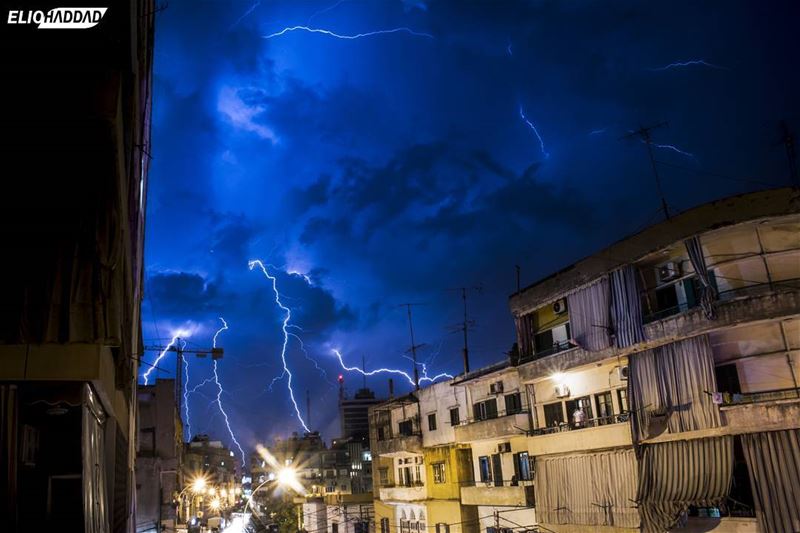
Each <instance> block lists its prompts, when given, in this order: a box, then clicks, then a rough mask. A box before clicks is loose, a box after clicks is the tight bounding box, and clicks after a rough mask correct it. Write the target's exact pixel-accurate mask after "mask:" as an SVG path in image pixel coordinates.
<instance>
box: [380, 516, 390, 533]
mask: <svg viewBox="0 0 800 533" xmlns="http://www.w3.org/2000/svg"><path fill="white" fill-rule="evenodd" d="M381 533H389V519H388V518H381Z"/></svg>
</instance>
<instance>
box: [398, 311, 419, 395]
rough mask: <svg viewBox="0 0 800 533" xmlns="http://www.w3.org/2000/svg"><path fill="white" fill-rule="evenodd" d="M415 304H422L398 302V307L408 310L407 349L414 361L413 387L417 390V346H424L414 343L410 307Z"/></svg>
mask: <svg viewBox="0 0 800 533" xmlns="http://www.w3.org/2000/svg"><path fill="white" fill-rule="evenodd" d="M415 305H422V304H412V303H404V304H400V305H399V306H398V307H405V308H406V311H407V312H408V331H409V332H410V333H411V348H410V349H409V351H410V352H411V361H412V362H413V363H414V388H415V389H416V390H419V369H418V368H417V348H421V347H423V346H425V344H416V342H415V341H414V323H413V321H412V320H411V308H412V307H414V306H415Z"/></svg>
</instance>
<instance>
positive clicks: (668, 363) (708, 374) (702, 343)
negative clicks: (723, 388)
mask: <svg viewBox="0 0 800 533" xmlns="http://www.w3.org/2000/svg"><path fill="white" fill-rule="evenodd" d="M628 366H629V368H630V382H629V383H630V392H631V411H632V412H633V426H634V436H635V437H636V438H637V440H642V439H647V438H650V437H655V436H657V435H659V434H661V433H663V432H665V431H666V432H668V433H678V432H681V431H694V430H697V429H706V428H711V427H718V426H719V425H720V418H719V408H718V407H717V406H716V405H715V404H714V403H713V401H712V399H711V394H709V393H710V392H713V391H716V390H717V383H716V378H715V377H714V357H713V354H712V352H711V347H710V346H709V344H708V338H707V337H706V336H705V335H702V336H699V337H694V338H691V339H685V340H682V341H678V342H674V343H671V344H666V345H664V346H660V347H658V348H655V349H653V350H647V351H644V352H641V353H637V354H633V355H631V356H630V358H629V360H628Z"/></svg>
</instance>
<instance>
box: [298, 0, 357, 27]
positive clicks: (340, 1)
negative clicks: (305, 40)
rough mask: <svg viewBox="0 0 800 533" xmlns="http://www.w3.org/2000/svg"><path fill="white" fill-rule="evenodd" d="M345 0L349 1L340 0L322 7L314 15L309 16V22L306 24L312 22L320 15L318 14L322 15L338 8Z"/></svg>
mask: <svg viewBox="0 0 800 533" xmlns="http://www.w3.org/2000/svg"><path fill="white" fill-rule="evenodd" d="M345 2H347V0H339V1H338V2H336V3H335V4H333V5H332V6H328V7H326V8H324V9H320V10H319V11H317V12H315V13H314V14H313V15H311V16H310V17H308V22H306V24H311V21H312V20H314V18H315V17H318V16H320V15H322V14H323V13H327V12H328V11H332V10H334V9H336V8H337V7H339V6H340V5H342V4H344V3H345Z"/></svg>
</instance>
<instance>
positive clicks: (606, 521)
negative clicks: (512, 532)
mask: <svg viewBox="0 0 800 533" xmlns="http://www.w3.org/2000/svg"><path fill="white" fill-rule="evenodd" d="M637 477H638V475H637V468H636V456H635V453H634V451H633V450H632V449H627V450H616V451H610V452H601V453H585V454H578V455H568V456H545V457H537V458H536V483H535V487H534V490H535V492H536V518H537V519H538V521H539V523H540V524H581V525H593V526H617V527H629V528H636V527H639V513H638V511H637V510H636V507H635V503H634V500H635V499H636V489H637V483H638V482H637Z"/></svg>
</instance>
